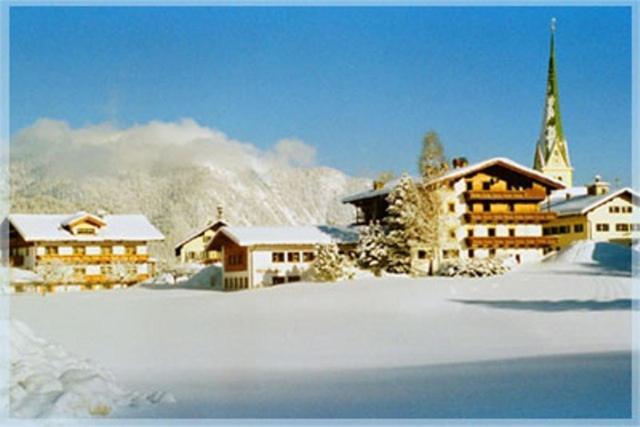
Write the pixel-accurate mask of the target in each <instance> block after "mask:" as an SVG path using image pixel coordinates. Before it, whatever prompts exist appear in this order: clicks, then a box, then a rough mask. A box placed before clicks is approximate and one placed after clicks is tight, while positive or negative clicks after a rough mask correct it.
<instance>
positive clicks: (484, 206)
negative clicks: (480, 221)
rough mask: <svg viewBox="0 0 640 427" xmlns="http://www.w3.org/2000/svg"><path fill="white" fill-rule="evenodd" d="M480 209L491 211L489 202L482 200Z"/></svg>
mask: <svg viewBox="0 0 640 427" xmlns="http://www.w3.org/2000/svg"><path fill="white" fill-rule="evenodd" d="M482 211H483V212H491V205H490V204H489V202H483V203H482Z"/></svg>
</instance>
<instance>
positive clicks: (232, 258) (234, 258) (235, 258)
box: [227, 254, 243, 265]
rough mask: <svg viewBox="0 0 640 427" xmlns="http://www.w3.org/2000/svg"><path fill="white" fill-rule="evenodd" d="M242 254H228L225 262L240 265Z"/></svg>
mask: <svg viewBox="0 0 640 427" xmlns="http://www.w3.org/2000/svg"><path fill="white" fill-rule="evenodd" d="M242 262H243V257H242V254H229V256H228V257H227V264H229V265H242Z"/></svg>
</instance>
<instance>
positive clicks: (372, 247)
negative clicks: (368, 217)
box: [356, 222, 387, 276]
mask: <svg viewBox="0 0 640 427" xmlns="http://www.w3.org/2000/svg"><path fill="white" fill-rule="evenodd" d="M385 240H386V238H385V235H384V230H383V229H382V227H381V226H380V223H378V222H376V223H372V224H370V225H369V226H368V227H367V228H365V229H364V231H363V232H362V233H361V234H360V239H359V240H358V247H357V249H356V252H357V255H358V259H357V262H358V266H359V267H360V268H364V269H367V270H371V271H372V272H373V273H374V274H375V275H376V276H379V275H380V274H381V273H382V270H383V269H384V268H385V266H386V264H387V244H386V241H385Z"/></svg>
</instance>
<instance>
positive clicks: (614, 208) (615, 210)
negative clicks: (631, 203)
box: [609, 206, 620, 213]
mask: <svg viewBox="0 0 640 427" xmlns="http://www.w3.org/2000/svg"><path fill="white" fill-rule="evenodd" d="M618 212H620V207H619V206H609V213H618Z"/></svg>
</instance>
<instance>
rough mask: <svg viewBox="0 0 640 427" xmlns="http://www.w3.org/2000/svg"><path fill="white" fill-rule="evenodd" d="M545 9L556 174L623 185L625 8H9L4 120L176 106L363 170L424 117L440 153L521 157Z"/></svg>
mask: <svg viewBox="0 0 640 427" xmlns="http://www.w3.org/2000/svg"><path fill="white" fill-rule="evenodd" d="M553 16H555V17H556V18H557V20H558V30H557V40H556V49H557V61H558V75H559V77H558V79H559V87H560V99H561V110H562V114H563V124H564V128H565V134H566V136H567V139H568V141H569V149H570V154H571V157H572V161H573V166H574V167H575V168H576V172H575V179H574V181H575V182H576V183H578V184H579V183H583V182H586V181H590V180H591V178H592V177H593V175H594V174H595V173H600V174H602V175H603V176H604V177H605V178H606V179H609V180H613V179H614V178H616V177H617V178H619V179H621V182H622V183H623V184H628V183H629V182H630V175H631V173H630V170H631V156H630V147H631V14H630V8H628V7H573V8H568V7H562V8H551V7H474V8H472V7H458V8H454V7H407V8H395V7H394V8H392V7H384V8H373V7H368V8H341V7H337V8H323V7H314V8H311V7H297V8H294V7H287V8H275V7H272V8H252V7H243V8H223V7H206V8H202V7H201V8H185V7H179V8H164V7H162V8H160V7H156V8H144V7H136V8H132V7H122V8H93V7H81V8H78V7H76V8H63V7H24V8H20V7H13V8H12V9H11V14H10V37H11V39H10V46H11V51H10V61H11V62H10V72H11V75H10V91H11V98H10V108H11V110H10V126H11V132H12V133H14V134H15V133H16V132H17V131H19V130H20V129H23V128H25V127H28V126H30V125H31V124H33V123H34V122H35V121H36V120H37V119H38V118H41V117H48V118H53V119H58V120H64V121H67V122H68V123H69V124H70V125H72V126H73V127H83V126H86V125H89V124H97V123H101V122H105V121H111V122H114V123H116V124H117V125H118V126H121V127H128V126H131V125H133V124H136V123H146V122H148V121H151V120H163V121H176V120H179V119H181V118H193V119H194V120H196V121H197V122H198V123H200V124H202V125H205V126H208V127H212V128H216V129H219V130H221V131H223V132H225V133H226V134H228V135H229V136H230V137H232V138H235V139H238V140H241V141H247V142H251V143H253V144H255V145H257V146H258V147H260V148H263V149H267V148H268V147H270V146H272V145H273V144H274V143H275V142H276V141H278V140H280V139H282V138H290V137H296V138H299V139H301V140H303V141H305V142H306V143H307V144H311V145H314V146H315V147H316V148H317V153H318V163H320V164H322V165H327V166H332V167H336V168H338V169H341V170H343V171H345V172H347V173H349V174H352V175H373V174H375V173H376V172H378V171H381V170H393V171H396V172H402V171H405V170H406V171H409V172H415V171H416V158H417V155H418V153H419V150H420V144H421V138H422V136H423V134H424V133H425V132H426V131H427V130H430V129H433V130H435V131H437V132H438V133H439V134H440V136H441V139H442V142H443V143H444V145H445V148H446V151H447V154H448V155H449V157H454V156H459V155H464V156H466V157H468V158H469V159H470V160H471V161H476V160H482V159H484V158H487V157H492V156H506V157H510V158H512V159H514V160H516V161H518V162H521V163H523V164H525V165H531V163H532V159H533V150H534V146H535V142H536V140H537V137H538V134H539V131H540V125H541V119H542V108H543V98H544V90H545V79H546V72H547V70H546V67H547V60H548V54H549V52H548V49H549V20H550V18H551V17H553Z"/></svg>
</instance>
